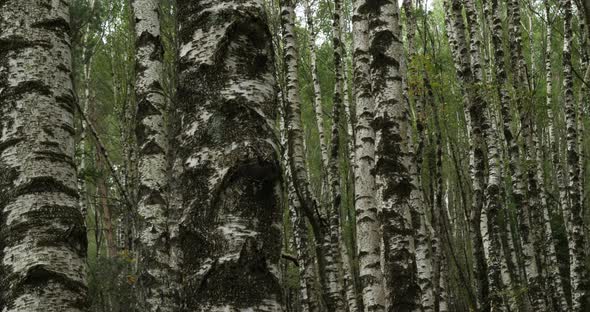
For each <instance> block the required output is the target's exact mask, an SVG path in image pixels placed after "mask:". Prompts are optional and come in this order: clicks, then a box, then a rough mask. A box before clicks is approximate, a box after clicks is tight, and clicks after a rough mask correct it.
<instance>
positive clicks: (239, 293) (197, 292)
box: [176, 0, 283, 311]
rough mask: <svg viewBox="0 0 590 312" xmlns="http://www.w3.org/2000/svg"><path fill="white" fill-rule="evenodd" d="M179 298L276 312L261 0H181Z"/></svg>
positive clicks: (274, 162) (276, 173) (272, 148)
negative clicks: (180, 255) (180, 258)
mask: <svg viewBox="0 0 590 312" xmlns="http://www.w3.org/2000/svg"><path fill="white" fill-rule="evenodd" d="M178 13H179V16H178V20H179V23H180V32H179V41H180V55H179V57H180V58H179V75H180V76H179V85H178V95H177V96H178V99H179V106H180V107H179V111H180V113H181V115H180V116H181V124H182V127H181V133H180V134H179V142H180V144H179V147H178V149H179V152H178V155H179V157H178V159H177V163H176V166H177V167H179V169H180V170H179V172H180V176H179V177H178V179H179V181H180V183H179V185H180V194H181V196H182V202H181V205H182V211H183V215H182V218H181V220H180V222H181V223H180V238H179V239H180V250H181V253H182V268H183V272H182V273H183V290H184V294H183V304H184V306H185V309H187V310H190V311H281V310H282V309H283V307H282V302H281V300H282V296H281V287H280V283H279V268H278V263H279V259H280V254H281V242H282V240H281V227H280V222H281V220H282V219H281V215H282V209H281V207H282V205H281V194H282V190H281V188H282V182H281V168H280V164H279V158H278V157H279V155H280V154H279V151H278V146H279V144H280V142H279V138H278V136H277V135H276V134H275V131H274V121H275V120H276V116H277V105H278V102H277V98H276V94H275V91H276V82H275V78H274V74H275V70H274V64H273V59H274V56H273V51H272V47H271V34H270V32H269V29H268V26H267V22H266V17H265V14H264V8H263V1H261V0H260V1H259V0H248V1H212V0H211V1H197V2H195V1H188V0H183V1H178Z"/></svg>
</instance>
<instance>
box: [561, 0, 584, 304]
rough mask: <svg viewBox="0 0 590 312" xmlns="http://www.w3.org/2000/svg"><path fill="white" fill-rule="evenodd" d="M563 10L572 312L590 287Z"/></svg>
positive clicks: (568, 14) (567, 1)
mask: <svg viewBox="0 0 590 312" xmlns="http://www.w3.org/2000/svg"><path fill="white" fill-rule="evenodd" d="M561 5H562V8H563V10H564V19H563V20H564V32H563V34H564V44H563V72H564V76H563V77H564V78H563V92H564V94H563V98H564V108H565V118H566V130H567V135H566V141H567V164H568V168H569V172H568V180H567V190H568V195H569V199H570V203H571V206H570V207H569V208H570V211H569V213H568V215H569V216H568V219H567V220H566V222H567V223H568V225H569V226H568V231H567V233H568V247H569V256H570V282H571V289H572V291H571V292H572V310H573V311H586V310H588V308H590V304H589V303H588V300H589V299H590V298H589V294H588V292H589V285H588V273H587V270H586V267H585V257H586V252H585V238H584V222H583V213H582V203H581V199H580V195H581V194H580V192H579V191H580V180H579V177H580V176H579V172H580V165H579V155H578V141H577V136H578V129H577V126H576V104H575V101H574V94H573V92H574V90H573V75H572V72H573V68H572V25H571V21H572V3H571V0H563V1H562V2H561Z"/></svg>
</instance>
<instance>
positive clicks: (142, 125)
mask: <svg viewBox="0 0 590 312" xmlns="http://www.w3.org/2000/svg"><path fill="white" fill-rule="evenodd" d="M158 3H159V1H156V0H133V1H132V8H133V16H134V19H135V38H136V43H135V53H136V55H135V62H136V73H135V74H136V82H135V97H136V100H137V127H136V136H137V137H136V139H137V144H138V147H139V155H138V156H139V170H138V173H139V189H138V199H139V203H138V208H137V215H138V220H137V225H138V233H137V236H138V237H137V251H138V253H139V259H138V262H139V263H138V266H139V278H138V283H139V295H140V305H141V306H142V309H143V310H144V311H154V312H155V311H159V312H168V311H176V310H177V306H178V299H179V298H178V294H177V289H178V288H179V285H178V284H177V282H176V280H177V275H178V272H176V270H175V269H174V268H173V264H174V263H175V262H176V261H177V260H173V259H171V257H173V255H172V254H171V250H170V231H169V229H168V222H169V219H168V217H169V216H168V202H167V199H168V196H167V194H165V193H166V189H167V188H168V181H167V179H168V172H167V168H168V159H167V153H168V135H167V133H166V128H167V127H166V124H165V122H164V111H165V110H166V99H165V97H164V91H163V89H162V86H163V83H162V81H163V78H164V77H163V75H164V64H163V63H164V47H163V45H162V39H161V35H160V16H159V5H158Z"/></svg>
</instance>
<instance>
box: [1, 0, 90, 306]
mask: <svg viewBox="0 0 590 312" xmlns="http://www.w3.org/2000/svg"><path fill="white" fill-rule="evenodd" d="M69 9H70V8H69V1H50V2H40V1H29V0H27V1H23V0H7V1H0V133H1V135H0V172H1V174H0V194H2V195H0V210H1V212H2V218H1V221H0V228H2V233H3V235H2V238H1V239H0V259H2V260H1V261H2V263H1V265H0V267H1V269H0V310H2V311H3V312H16V311H31V312H58V311H68V312H75V311H85V310H86V308H87V306H88V300H87V287H86V265H85V262H84V259H85V257H86V229H85V227H84V220H83V218H82V215H81V213H80V210H79V208H80V207H79V202H78V199H79V194H78V190H77V183H76V166H75V163H74V116H73V113H74V110H75V107H76V104H75V100H76V99H75V96H74V90H73V88H72V81H71V74H72V72H71V53H70V16H69ZM39 285H42V286H43V287H42V288H43V291H40V288H39Z"/></svg>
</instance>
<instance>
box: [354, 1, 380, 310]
mask: <svg viewBox="0 0 590 312" xmlns="http://www.w3.org/2000/svg"><path fill="white" fill-rule="evenodd" d="M353 7H354V13H353V19H352V21H353V24H352V29H353V34H354V43H353V57H354V62H353V64H354V69H353V74H354V78H353V83H354V84H355V89H354V90H355V92H354V99H355V102H356V120H357V122H356V124H355V155H356V163H355V168H354V172H355V174H354V175H355V198H354V205H355V210H356V220H357V221H356V229H357V242H356V243H357V249H358V258H359V278H360V283H361V285H360V286H361V291H362V297H363V304H364V308H365V312H369V311H371V312H382V311H385V288H384V286H383V283H382V281H383V272H382V271H381V265H382V263H381V259H380V258H381V256H380V255H381V231H380V227H381V222H380V220H379V217H378V213H379V210H378V208H377V204H376V202H375V197H374V189H375V176H374V174H373V172H372V171H373V168H374V166H375V130H374V129H373V126H372V124H371V123H372V121H373V119H374V117H375V102H374V99H373V97H372V90H371V80H370V74H371V73H370V54H369V33H368V32H369V20H368V14H366V13H365V10H366V9H367V2H366V1H364V0H355V1H354V2H353Z"/></svg>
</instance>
